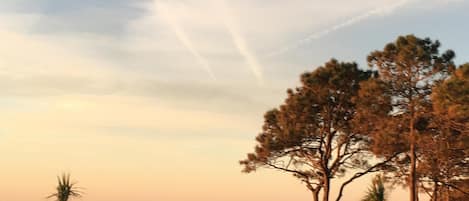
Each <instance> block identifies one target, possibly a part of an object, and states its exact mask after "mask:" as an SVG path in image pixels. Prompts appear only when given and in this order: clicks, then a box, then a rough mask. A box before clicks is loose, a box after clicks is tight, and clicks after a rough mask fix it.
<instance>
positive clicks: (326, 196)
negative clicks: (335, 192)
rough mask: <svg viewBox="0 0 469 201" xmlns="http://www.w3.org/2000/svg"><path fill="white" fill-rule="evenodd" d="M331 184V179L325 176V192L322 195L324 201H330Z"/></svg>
mask: <svg viewBox="0 0 469 201" xmlns="http://www.w3.org/2000/svg"><path fill="white" fill-rule="evenodd" d="M330 182H331V179H330V178H329V176H328V175H326V176H324V191H323V195H322V201H329V191H330V185H331V184H330Z"/></svg>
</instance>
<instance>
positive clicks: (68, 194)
mask: <svg viewBox="0 0 469 201" xmlns="http://www.w3.org/2000/svg"><path fill="white" fill-rule="evenodd" d="M57 181H58V185H57V187H56V192H55V193H53V194H51V195H49V196H48V197H47V198H55V199H56V201H68V200H69V199H70V198H72V197H77V198H78V197H81V196H82V194H83V193H82V192H81V191H80V190H79V189H80V188H79V187H77V186H76V183H73V182H70V174H65V173H64V174H62V176H57Z"/></svg>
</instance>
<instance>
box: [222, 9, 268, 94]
mask: <svg viewBox="0 0 469 201" xmlns="http://www.w3.org/2000/svg"><path fill="white" fill-rule="evenodd" d="M216 4H217V5H218V7H219V10H220V13H221V14H222V19H223V24H224V25H225V27H226V29H227V31H228V33H229V34H230V36H231V39H232V41H233V44H234V45H235V46H236V48H237V49H238V51H239V53H240V54H241V56H243V57H244V59H245V60H246V62H247V64H248V66H249V67H250V68H251V71H252V73H253V74H254V76H255V77H256V79H257V82H258V84H259V85H262V84H263V83H264V79H263V75H262V66H261V64H260V63H259V61H258V59H257V57H256V56H255V54H254V53H252V52H251V50H250V49H249V47H248V45H247V43H246V40H245V39H244V37H243V36H242V35H241V32H240V31H239V28H238V26H237V25H236V23H234V19H233V16H232V14H231V12H230V10H229V9H228V6H227V5H226V2H225V1H223V0H221V1H216Z"/></svg>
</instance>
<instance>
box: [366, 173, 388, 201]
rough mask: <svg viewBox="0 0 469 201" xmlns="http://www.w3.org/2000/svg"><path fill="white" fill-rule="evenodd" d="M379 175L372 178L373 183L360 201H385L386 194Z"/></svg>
mask: <svg viewBox="0 0 469 201" xmlns="http://www.w3.org/2000/svg"><path fill="white" fill-rule="evenodd" d="M383 180H384V179H383V177H382V176H381V175H378V176H376V177H375V178H373V181H372V183H371V185H370V187H369V188H368V190H367V191H366V195H365V197H363V199H362V200H361V201H386V200H387V199H386V197H387V192H386V188H385V187H384V181H383Z"/></svg>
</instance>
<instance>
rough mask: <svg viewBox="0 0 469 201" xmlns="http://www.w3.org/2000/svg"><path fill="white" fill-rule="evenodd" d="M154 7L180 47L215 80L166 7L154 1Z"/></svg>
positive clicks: (202, 58)
mask: <svg viewBox="0 0 469 201" xmlns="http://www.w3.org/2000/svg"><path fill="white" fill-rule="evenodd" d="M155 5H156V11H157V12H158V15H160V17H162V18H163V19H164V20H165V21H166V23H167V24H168V25H169V26H170V27H171V30H172V31H173V32H174V34H176V37H177V38H178V40H179V41H180V42H181V43H182V45H184V47H186V48H187V50H189V52H190V53H191V54H192V55H193V56H194V57H195V59H196V60H197V62H198V63H199V64H200V65H201V66H202V67H203V68H204V70H205V71H206V72H207V73H208V74H209V75H210V77H211V78H212V79H213V80H215V79H216V78H215V74H213V71H212V68H211V67H210V65H209V64H208V62H207V60H206V59H205V58H204V57H203V56H202V55H200V53H199V52H198V51H197V50H196V49H195V47H194V44H193V43H192V41H191V40H190V39H189V37H188V36H187V34H186V32H185V31H184V29H183V28H182V27H181V26H180V25H179V23H178V21H177V20H176V18H175V17H174V16H173V15H171V12H170V11H169V9H168V7H166V6H165V5H163V4H159V3H157V2H156V1H155Z"/></svg>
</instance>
